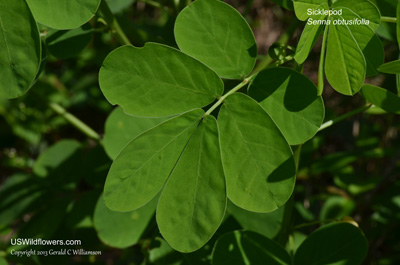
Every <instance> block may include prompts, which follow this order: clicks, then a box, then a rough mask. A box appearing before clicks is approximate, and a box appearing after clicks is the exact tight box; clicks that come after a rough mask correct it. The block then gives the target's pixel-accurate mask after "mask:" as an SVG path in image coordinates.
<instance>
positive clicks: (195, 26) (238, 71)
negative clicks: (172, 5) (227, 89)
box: [174, 0, 257, 78]
mask: <svg viewBox="0 0 400 265" xmlns="http://www.w3.org/2000/svg"><path fill="white" fill-rule="evenodd" d="M227 17H229V19H226V18H227ZM174 33H175V38H176V42H177V44H178V46H179V48H180V49H181V50H182V51H183V52H185V53H186V54H188V55H190V56H193V57H194V58H196V59H198V60H199V61H201V62H203V63H204V64H206V65H207V66H209V67H210V68H211V69H213V70H214V71H215V72H216V73H217V74H218V75H219V76H221V77H224V78H244V77H246V76H247V75H248V74H249V73H250V71H251V70H252V69H253V67H254V64H255V61H256V53H257V48H256V42H255V38H254V35H253V32H252V31H251V29H250V27H249V25H248V24H247V22H246V21H245V19H244V18H243V17H242V16H241V15H240V14H239V13H238V12H237V11H236V10H235V9H234V8H232V7H231V6H229V5H228V4H225V3H224V2H222V1H216V0H198V1H195V2H193V3H192V4H191V5H189V6H188V7H186V8H185V9H184V10H183V11H182V12H181V13H180V14H179V16H178V17H177V20H176V23H175V29H174Z"/></svg>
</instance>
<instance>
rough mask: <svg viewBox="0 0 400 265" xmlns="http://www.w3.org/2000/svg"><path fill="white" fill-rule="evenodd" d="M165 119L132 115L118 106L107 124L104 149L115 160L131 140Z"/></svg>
mask: <svg viewBox="0 0 400 265" xmlns="http://www.w3.org/2000/svg"><path fill="white" fill-rule="evenodd" d="M165 120H166V118H140V117H135V116H130V115H128V114H126V113H125V112H124V111H123V110H122V109H121V108H119V107H118V108H116V109H115V110H114V111H113V112H112V113H111V114H110V116H109V117H108V118H107V121H106V125H105V133H104V149H105V150H106V152H107V155H108V156H109V157H110V158H111V159H113V160H114V159H115V158H116V157H117V155H118V154H119V153H120V152H121V150H122V149H123V148H124V146H125V145H126V144H127V143H129V141H131V140H132V139H133V138H135V137H137V136H138V135H140V134H141V133H143V132H145V131H147V130H148V129H150V128H152V127H155V126H156V125H158V124H160V123H161V122H163V121H165Z"/></svg>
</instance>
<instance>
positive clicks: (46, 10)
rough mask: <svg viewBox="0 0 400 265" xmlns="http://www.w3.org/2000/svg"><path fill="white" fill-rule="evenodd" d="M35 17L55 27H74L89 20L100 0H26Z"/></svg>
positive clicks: (42, 22)
mask: <svg viewBox="0 0 400 265" xmlns="http://www.w3.org/2000/svg"><path fill="white" fill-rule="evenodd" d="M26 2H27V3H28V5H29V7H30V9H31V10H32V13H33V16H34V17H35V19H36V20H37V21H38V22H39V23H41V24H43V25H46V26H49V27H51V28H54V29H73V28H77V27H79V26H82V25H83V24H85V23H86V22H88V21H89V20H90V19H91V18H92V17H93V16H94V14H95V13H96V11H97V9H98V7H99V6H100V2H101V1H100V0H57V1H43V0H26Z"/></svg>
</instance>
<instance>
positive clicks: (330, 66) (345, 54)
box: [325, 18, 367, 95]
mask: <svg viewBox="0 0 400 265" xmlns="http://www.w3.org/2000/svg"><path fill="white" fill-rule="evenodd" d="M334 19H335V18H334ZM366 69H367V66H366V61H365V58H364V55H363V53H362V51H361V50H360V49H359V47H358V45H357V42H356V40H355V39H354V36H353V35H352V33H351V32H350V31H349V29H348V28H347V27H346V26H342V25H333V24H332V25H331V26H329V33H328V44H327V54H326V61H325V74H326V78H327V79H328V81H329V83H330V84H331V85H332V87H333V88H334V89H335V90H336V91H338V92H340V93H342V94H344V95H354V94H355V93H357V92H358V91H359V90H360V88H361V85H362V84H363V82H364V79H365V75H366Z"/></svg>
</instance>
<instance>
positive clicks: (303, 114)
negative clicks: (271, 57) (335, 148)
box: [249, 68, 325, 145]
mask: <svg viewBox="0 0 400 265" xmlns="http://www.w3.org/2000/svg"><path fill="white" fill-rule="evenodd" d="M249 95H250V96H251V97H252V98H254V99H255V100H257V102H259V103H260V105H261V106H262V107H263V109H264V110H265V111H266V112H267V113H268V115H269V116H270V117H271V118H272V120H273V121H274V122H275V123H276V125H277V126H278V128H279V129H280V130H281V132H282V134H283V135H284V136H285V138H286V140H287V141H288V143H289V144H290V145H297V144H301V143H304V142H306V141H308V140H309V139H311V138H312V137H313V136H314V135H315V133H316V132H317V131H318V129H319V127H320V126H321V124H322V122H323V119H324V113H325V110H324V103H323V101H322V97H321V96H318V91H317V87H316V86H315V85H314V83H313V82H312V81H311V80H310V79H308V78H307V77H306V76H304V75H302V74H300V73H298V72H296V71H294V70H291V69H289V68H272V69H267V70H264V71H262V72H260V73H258V74H257V76H256V78H255V79H254V80H253V81H252V82H251V84H250V86H249Z"/></svg>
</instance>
